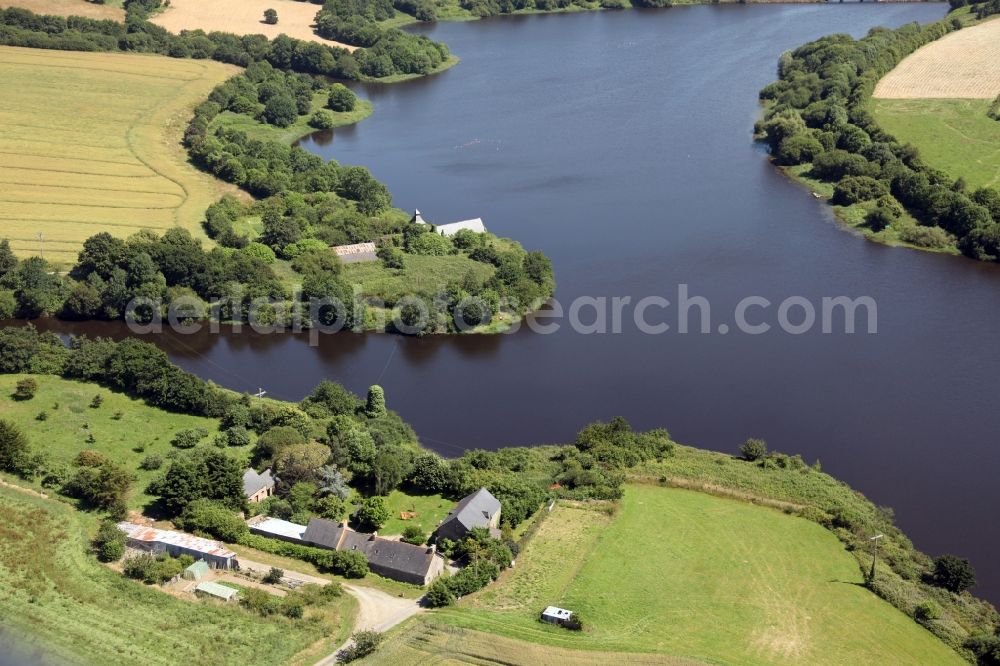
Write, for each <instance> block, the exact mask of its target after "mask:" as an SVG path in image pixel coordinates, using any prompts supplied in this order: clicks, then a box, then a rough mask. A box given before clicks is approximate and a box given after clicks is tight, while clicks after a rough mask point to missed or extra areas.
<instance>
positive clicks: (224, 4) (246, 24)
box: [25, 0, 355, 51]
mask: <svg viewBox="0 0 1000 666" xmlns="http://www.w3.org/2000/svg"><path fill="white" fill-rule="evenodd" d="M25 1H27V0H25ZM31 1H35V0H31ZM46 1H48V2H55V1H58V0H46ZM321 8H322V5H314V4H312V3H311V2H295V0H211V1H208V0H171V2H170V6H169V7H167V8H166V9H165V10H164V11H163V12H162V13H160V14H157V15H156V16H154V17H152V19H151V20H152V22H153V23H155V24H157V25H161V26H163V27H164V28H166V29H167V30H169V31H170V32H175V33H176V32H180V31H181V30H195V29H197V28H201V29H202V30H204V31H205V32H212V31H213V30H218V31H221V32H232V33H235V34H237V35H267V36H268V37H269V38H274V37H277V36H278V35H280V34H285V35H288V36H289V37H295V38H296V39H308V40H311V41H314V42H319V43H321V44H328V45H330V46H338V47H340V48H344V49H347V50H348V51H353V50H354V48H355V47H353V46H348V45H347V44H341V43H340V42H334V41H331V40H329V39H323V38H322V37H320V36H319V35H317V34H316V33H315V32H313V29H312V25H313V19H314V18H315V17H316V12H318V11H319V10H320V9H321ZM265 9H274V10H275V11H277V12H278V23H277V25H267V24H266V23H264V10H265Z"/></svg>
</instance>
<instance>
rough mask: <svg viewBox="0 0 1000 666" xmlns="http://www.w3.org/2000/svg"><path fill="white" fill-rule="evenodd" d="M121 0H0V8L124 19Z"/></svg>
mask: <svg viewBox="0 0 1000 666" xmlns="http://www.w3.org/2000/svg"><path fill="white" fill-rule="evenodd" d="M121 4H122V3H121V0H111V1H110V2H106V3H105V4H103V5H99V4H97V3H94V2H87V0H0V9H7V8H8V7H20V8H21V9H27V10H30V11H33V12H35V13H36V14H52V15H55V16H84V17H86V18H92V19H110V20H112V21H124V20H125V10H124V9H122V7H121Z"/></svg>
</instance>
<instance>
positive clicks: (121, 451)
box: [0, 375, 240, 509]
mask: <svg viewBox="0 0 1000 666" xmlns="http://www.w3.org/2000/svg"><path fill="white" fill-rule="evenodd" d="M26 376H28V375H2V376H0V418H3V419H8V420H10V421H13V422H14V423H16V424H17V425H19V426H20V427H21V428H22V429H23V430H24V432H25V433H26V434H27V435H28V439H29V441H30V442H31V443H32V445H33V446H34V447H36V448H37V449H39V450H42V451H44V452H46V453H47V454H48V455H49V456H51V458H52V459H53V460H55V461H59V462H63V463H66V464H67V465H68V464H69V463H70V461H72V460H73V458H74V457H75V456H76V454H78V453H79V452H80V451H83V450H86V449H93V450H95V451H100V452H101V453H103V454H105V455H107V456H108V457H109V458H111V459H112V460H115V461H117V462H119V463H121V464H122V465H124V466H125V467H127V468H128V469H130V470H132V471H133V472H135V474H136V476H137V477H138V480H137V481H136V483H135V484H134V485H133V488H134V490H133V492H132V497H131V498H130V499H129V506H130V507H132V508H136V509H141V508H142V507H143V506H145V505H146V504H147V503H148V502H150V501H151V500H152V498H151V497H150V496H148V495H146V494H145V492H144V490H145V488H146V486H147V485H149V483H150V481H152V480H153V479H154V478H155V477H156V476H157V475H159V474H160V472H159V471H148V470H141V469H139V463H140V462H142V460H143V459H144V458H145V457H146V456H147V455H150V454H159V455H161V456H163V457H164V460H166V455H167V454H168V453H170V452H171V451H174V450H176V449H175V448H174V447H173V446H171V444H170V440H171V439H172V438H173V436H174V434H175V433H177V432H178V431H179V430H183V429H185V428H197V427H201V428H204V429H205V430H207V431H208V432H209V437H211V436H212V435H213V434H214V433H216V432H217V431H218V422H217V421H215V420H213V419H209V418H204V417H200V416H188V415H186V414H174V413H172V412H165V411H163V410H161V409H156V408H154V407H149V406H147V405H145V404H144V403H143V402H142V401H141V400H135V399H133V398H130V397H128V396H127V395H124V394H122V393H115V392H112V391H109V390H108V389H106V388H103V387H100V386H97V385H96V384H87V383H83V382H74V381H70V380H67V379H62V378H61V377H56V376H54V375H31V376H32V377H34V379H35V380H36V381H37V382H38V392H37V393H36V394H35V397H34V398H32V399H31V400H14V399H13V398H12V397H11V394H13V392H14V387H15V385H16V384H17V381H18V380H19V379H23V378H24V377H26ZM95 395H100V396H101V397H102V398H103V402H102V403H101V406H100V407H98V408H96V409H95V408H93V407H91V406H90V403H91V400H93V398H94V396H95ZM40 412H45V414H46V418H45V420H44V421H39V420H38V419H37V416H38V414H39V413H40ZM89 435H93V436H94V442H93V443H88V442H87V438H88V436H89ZM205 441H206V442H208V441H209V440H205ZM207 445H208V444H202V446H207ZM229 450H230V451H240V449H229ZM18 483H20V484H22V485H25V484H26V483H27V482H25V481H18Z"/></svg>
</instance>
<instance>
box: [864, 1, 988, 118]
mask: <svg viewBox="0 0 1000 666" xmlns="http://www.w3.org/2000/svg"><path fill="white" fill-rule="evenodd" d="M998 62H1000V20H992V21H986V22H985V23H980V24H979V25H976V26H972V27H968V28H962V29H961V30H958V31H957V32H952V33H950V34H948V35H945V36H944V37H942V38H941V39H938V40H935V41H933V42H931V43H930V44H927V45H926V46H922V47H921V48H919V49H917V50H916V51H914V52H913V53H912V54H910V55H909V56H907V57H906V58H904V59H903V61H902V62H900V63H899V64H898V65H897V66H896V67H895V68H894V69H893V70H892V71H891V72H889V73H888V74H887V75H886V76H884V77H882V80H881V81H879V82H878V84H877V85H876V86H875V93H874V97H875V98H876V99H925V98H938V99H993V98H994V97H996V96H997V95H998V94H1000V67H997V63H998Z"/></svg>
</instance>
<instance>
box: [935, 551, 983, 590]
mask: <svg viewBox="0 0 1000 666" xmlns="http://www.w3.org/2000/svg"><path fill="white" fill-rule="evenodd" d="M931 582H932V583H933V584H934V585H937V586H938V587H943V588H944V589H946V590H948V591H949V592H955V593H959V592H964V591H965V590H968V589H969V588H970V587H972V586H973V585H975V584H976V570H975V569H974V568H973V567H972V564H971V563H970V562H969V560H967V559H965V558H964V557H956V556H955V555H941V556H940V557H937V558H935V559H934V571H933V572H932V573H931Z"/></svg>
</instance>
